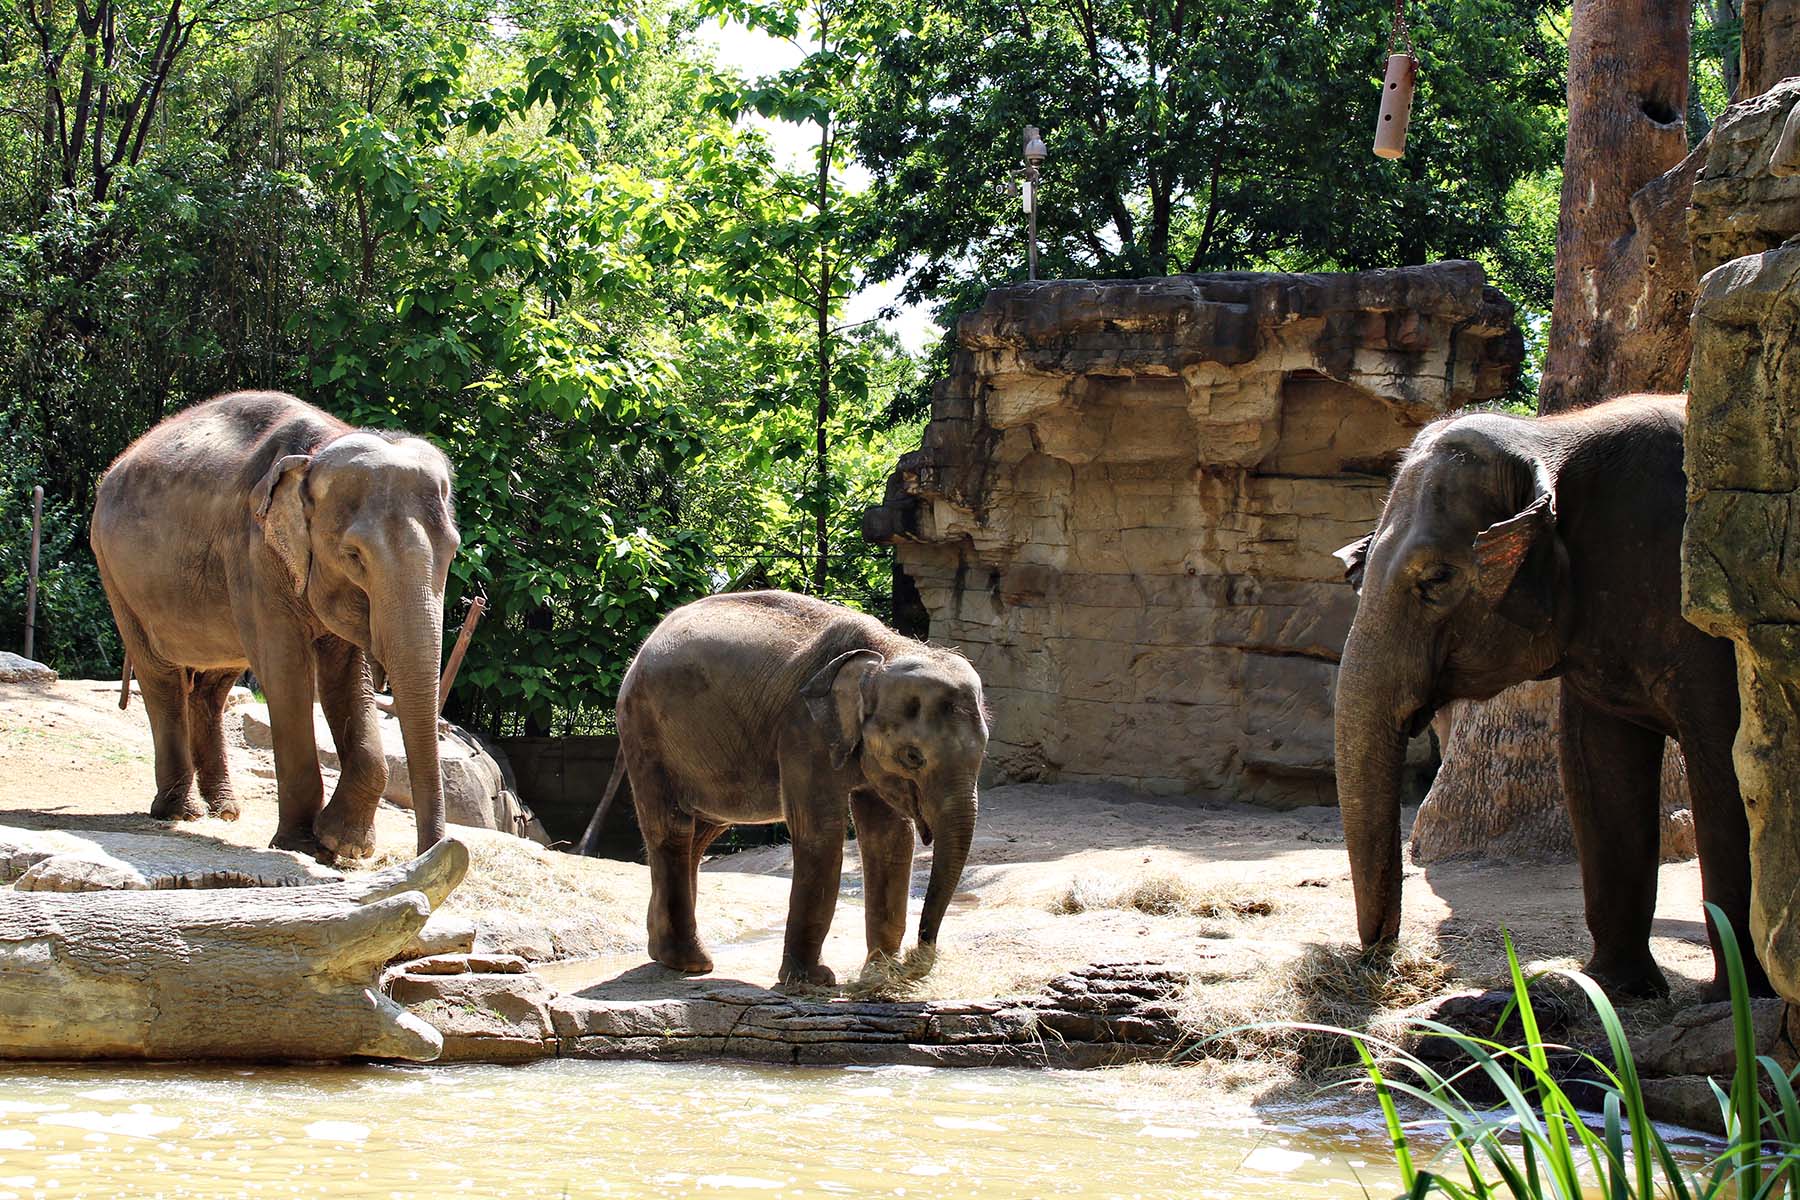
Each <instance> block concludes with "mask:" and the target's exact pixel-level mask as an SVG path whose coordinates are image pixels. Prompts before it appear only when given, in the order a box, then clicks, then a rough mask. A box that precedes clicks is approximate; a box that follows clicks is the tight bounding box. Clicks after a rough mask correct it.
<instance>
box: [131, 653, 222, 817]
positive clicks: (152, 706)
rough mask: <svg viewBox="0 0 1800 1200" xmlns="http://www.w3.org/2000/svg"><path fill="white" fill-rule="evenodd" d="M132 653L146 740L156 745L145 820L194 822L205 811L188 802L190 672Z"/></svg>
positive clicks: (190, 799) (190, 779)
mask: <svg viewBox="0 0 1800 1200" xmlns="http://www.w3.org/2000/svg"><path fill="white" fill-rule="evenodd" d="M139 653H140V652H139V651H138V650H136V649H135V648H134V649H133V650H132V652H131V654H132V658H131V667H132V672H133V673H134V674H135V675H136V676H137V681H138V687H139V689H140V690H141V691H142V692H143V694H144V711H145V712H146V713H147V714H149V717H150V736H151V739H152V740H153V741H154V743H155V745H156V798H155V799H154V800H152V801H151V802H150V815H151V816H153V817H155V818H156V819H157V820H159V821H195V820H198V819H200V818H201V817H204V816H205V815H206V806H205V805H204V804H202V803H201V802H200V801H199V800H196V799H195V798H194V794H193V793H194V756H193V739H192V737H190V735H189V732H188V730H189V725H188V717H189V705H188V697H189V694H190V692H191V689H192V687H193V672H191V671H189V670H188V669H187V668H186V667H172V666H169V665H168V664H166V663H161V662H158V661H156V660H155V659H152V658H150V657H149V656H148V655H147V654H146V655H144V656H143V657H141V658H140V657H139Z"/></svg>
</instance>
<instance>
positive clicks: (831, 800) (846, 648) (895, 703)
mask: <svg viewBox="0 0 1800 1200" xmlns="http://www.w3.org/2000/svg"><path fill="white" fill-rule="evenodd" d="M618 724H619V741H620V749H621V753H620V757H619V765H618V766H617V767H616V768H615V769H614V772H613V778H612V782H611V783H610V784H609V785H608V787H607V794H606V797H605V799H604V800H603V801H602V803H601V807H600V810H599V811H598V812H597V813H596V815H595V824H594V826H590V829H592V828H596V827H597V826H598V824H599V822H600V821H601V820H602V819H603V818H604V815H605V810H606V808H607V806H608V805H610V803H611V801H612V798H613V796H614V794H615V793H616V791H617V789H618V785H619V781H620V774H621V772H628V773H629V775H630V779H631V795H632V800H633V802H634V803H635V804H636V806H637V815H638V827H639V828H640V829H641V830H642V831H643V835H644V844H645V847H646V849H647V851H648V855H649V860H650V913H649V933H650V955H651V957H652V958H654V959H655V960H656V961H657V962H659V963H661V964H663V965H664V966H666V967H670V968H673V969H674V970H677V971H688V972H704V971H709V970H711V969H712V958H711V956H710V955H709V954H707V952H706V949H705V947H704V946H702V945H701V943H700V935H699V931H698V929H697V928H696V926H695V923H694V893H695V889H696V887H697V884H698V871H699V866H700V858H701V856H702V855H703V854H704V853H705V852H706V848H707V847H708V846H709V845H711V844H712V842H713V840H714V839H715V838H717V837H718V836H719V835H720V834H721V833H723V832H724V831H725V830H726V829H727V828H728V827H730V826H732V825H737V824H769V823H772V822H775V821H786V822H787V823H788V829H789V830H790V832H791V833H792V834H793V839H794V875H793V887H792V891H791V895H790V898H789V903H788V920H787V932H786V937H785V940H784V943H783V948H782V958H781V973H780V977H781V981H782V982H783V983H818V984H829V983H832V982H834V976H833V975H832V972H831V969H830V968H829V967H827V966H825V965H824V964H822V963H821V962H820V961H819V956H820V951H821V949H822V948H823V946H824V942H825V935H826V933H827V932H829V930H830V928H831V918H832V913H833V911H834V910H835V908H836V905H837V895H838V880H839V875H840V872H841V870H842V866H843V854H844V835H845V832H846V813H848V814H850V815H851V816H853V817H854V819H855V821H856V844H857V849H858V851H859V852H860V853H861V855H862V864H863V904H864V914H865V932H866V934H867V939H868V951H869V957H870V958H871V959H874V958H876V957H877V956H880V955H888V956H891V955H894V954H897V953H898V952H899V950H900V942H901V938H902V936H903V934H904V932H905V927H906V897H907V891H908V886H909V883H910V881H911V878H912V854H913V849H912V847H913V830H914V828H915V827H916V828H917V830H918V833H919V836H920V837H921V838H922V839H923V840H924V841H925V843H926V844H927V845H932V844H934V842H935V845H936V852H935V855H934V857H933V859H932V864H931V881H930V883H929V884H928V885H927V886H926V889H925V906H924V912H923V913H922V914H921V915H920V917H919V941H920V942H921V943H922V944H929V943H933V942H936V941H937V935H938V927H939V925H940V924H941V923H942V921H943V918H944V910H945V909H946V908H947V907H948V906H949V903H950V896H951V894H952V893H953V892H954V891H955V890H956V884H957V881H958V880H959V879H960V878H961V877H962V870H963V865H964V863H965V862H966V861H967V860H968V856H969V845H970V842H971V841H972V840H973V838H974V835H975V813H976V807H977V799H976V777H977V776H978V775H979V774H980V772H981V761H982V756H983V755H984V754H985V753H986V750H987V736H988V727H987V716H986V710H985V708H984V705H983V701H982V695H981V679H980V677H979V676H977V675H976V673H975V669H974V668H973V667H971V666H970V665H969V663H968V660H966V659H964V658H963V657H961V656H960V655H958V654H955V653H953V652H951V651H948V650H940V649H937V648H934V647H931V646H926V645H924V644H922V643H920V642H915V641H913V640H911V639H910V638H905V637H901V636H900V635H899V634H897V633H894V632H893V631H891V630H889V629H888V628H886V627H885V626H884V625H882V624H881V622H879V621H877V620H874V619H873V618H871V617H867V616H864V615H863V614H861V613H857V612H853V611H851V610H850V609H847V608H843V607H841V606H839V605H835V604H826V603H824V602H823V601H820V600H815V599H812V598H810V597H807V596H799V595H794V594H792V593H789V592H745V593H736V594H730V595H721V596H711V597H708V598H706V599H704V600H698V601H696V602H694V603H693V604H689V605H686V606H684V607H682V608H678V609H676V610H675V611H674V612H672V613H670V614H669V615H668V616H667V617H666V618H664V619H663V621H662V623H661V624H660V625H658V626H657V627H656V629H655V631H654V632H652V633H651V634H650V637H649V638H648V639H647V640H646V641H645V642H644V646H643V648H642V649H641V650H639V651H638V654H637V657H636V658H635V659H634V660H633V661H632V664H631V669H630V670H629V671H628V672H626V675H625V682H624V685H623V686H622V688H621V689H620V692H619V704H618Z"/></svg>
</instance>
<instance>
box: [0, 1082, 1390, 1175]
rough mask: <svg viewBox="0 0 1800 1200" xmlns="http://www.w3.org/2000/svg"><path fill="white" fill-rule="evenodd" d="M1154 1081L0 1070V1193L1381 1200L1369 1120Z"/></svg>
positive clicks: (1379, 1148) (1375, 1131) (1376, 1145)
mask: <svg viewBox="0 0 1800 1200" xmlns="http://www.w3.org/2000/svg"><path fill="white" fill-rule="evenodd" d="M1168 1082H1169V1081H1168V1079H1167V1078H1166V1077H1164V1076H1160V1075H1159V1074H1158V1073H1155V1072H1150V1073H1138V1072H1133V1073H1130V1074H1110V1073H1094V1072H1035V1071H949V1070H929V1069H922V1068H906V1067H881V1068H867V1069H858V1068H849V1069H840V1070H825V1069H773V1068H759V1067H749V1066H736V1065H682V1066H672V1065H657V1064H647V1063H646V1064H637V1063H578V1062H553V1063H543V1064H539V1065H536V1066H531V1067H513V1068H506V1067H487V1066H466V1067H440V1068H422V1067H383V1066H368V1067H347V1068H334V1067H320V1068H292V1067H258V1068H242V1067H238V1068H231V1067H218V1068H206V1067H201V1068H196V1067H192V1066H180V1067H141V1068H120V1067H118V1066H116V1065H112V1066H107V1067H30V1068H7V1069H4V1070H0V1200H3V1198H5V1197H11V1196H18V1197H25V1196H33V1197H36V1196H44V1197H65V1196H66V1197H75V1196H125V1195H132V1196H169V1197H176V1196H182V1197H189V1196H291V1195H306V1196H358V1197H362V1196H374V1197H386V1198H390V1200H405V1198H408V1197H419V1198H421V1200H423V1198H425V1197H434V1196H439V1195H442V1194H444V1193H446V1192H448V1193H451V1194H462V1195H474V1196H491V1197H531V1198H532V1200H541V1198H544V1197H557V1196H570V1197H577V1196H608V1197H634V1196H645V1197H652V1196H654V1197H662V1196H670V1195H700V1196H708V1197H721V1198H723V1197H731V1196H757V1197H827V1196H900V1197H907V1196H912V1197H928V1196H929V1197H935V1196H958V1197H1036V1196H1061V1195H1069V1196H1074V1195H1080V1196H1118V1197H1162V1196H1167V1197H1176V1196H1179V1197H1183V1198H1184V1200H1195V1198H1200V1200H1237V1198H1239V1197H1248V1196H1257V1197H1267V1196H1273V1195H1280V1196H1293V1197H1309V1196H1316V1197H1321V1198H1327V1197H1329V1198H1333V1200H1335V1198H1337V1197H1345V1198H1349V1197H1362V1196H1363V1195H1365V1188H1366V1189H1367V1193H1366V1194H1369V1195H1376V1196H1379V1195H1383V1194H1388V1195H1392V1194H1393V1193H1394V1192H1395V1191H1397V1190H1398V1189H1397V1188H1395V1187H1394V1186H1393V1183H1394V1176H1393V1173H1392V1170H1391V1167H1390V1166H1389V1165H1388V1164H1387V1163H1386V1162H1385V1161H1384V1160H1383V1145H1384V1139H1383V1137H1382V1136H1381V1133H1380V1130H1379V1128H1378V1127H1377V1125H1376V1124H1375V1123H1374V1122H1373V1121H1372V1120H1370V1119H1369V1118H1367V1117H1365V1116H1360V1115H1354V1114H1351V1113H1348V1112H1346V1110H1344V1109H1342V1108H1337V1107H1330V1106H1327V1105H1325V1104H1323V1103H1321V1104H1318V1105H1300V1106H1293V1107H1285V1108H1278V1109H1273V1110H1264V1111H1262V1112H1261V1113H1259V1114H1255V1115H1252V1114H1249V1113H1247V1112H1245V1111H1243V1110H1242V1109H1238V1108H1227V1107H1223V1106H1221V1105H1219V1104H1218V1103H1215V1102H1211V1101H1208V1100H1206V1099H1203V1098H1196V1097H1191V1096H1187V1095H1184V1094H1183V1093H1182V1091H1181V1090H1179V1089H1175V1088H1172V1087H1170V1086H1168Z"/></svg>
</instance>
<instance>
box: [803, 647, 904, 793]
mask: <svg viewBox="0 0 1800 1200" xmlns="http://www.w3.org/2000/svg"><path fill="white" fill-rule="evenodd" d="M886 661H887V660H886V659H884V658H882V657H881V655H879V654H877V653H875V651H873V650H851V651H848V652H846V653H844V654H840V655H838V656H837V657H836V658H834V659H832V660H831V661H830V662H828V663H826V664H825V666H824V667H823V668H821V669H820V671H819V673H818V674H816V675H814V676H813V677H812V678H811V679H809V680H807V681H806V686H805V687H803V688H801V689H800V695H801V696H802V697H804V698H805V700H806V710H807V712H808V714H810V715H811V717H812V719H813V723H814V724H816V725H817V726H818V727H819V729H820V731H821V732H823V733H824V735H825V743H826V745H828V746H829V747H830V748H831V765H832V766H833V767H841V766H843V765H844V764H845V763H846V762H849V761H850V756H851V755H853V754H855V753H856V751H857V749H858V748H859V747H860V746H861V745H862V726H863V719H864V718H865V717H866V716H867V715H868V711H869V695H868V681H869V679H870V677H871V676H872V674H873V673H874V672H875V671H878V670H880V669H881V665H882V664H883V663H884V662H886Z"/></svg>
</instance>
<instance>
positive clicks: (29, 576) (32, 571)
mask: <svg viewBox="0 0 1800 1200" xmlns="http://www.w3.org/2000/svg"><path fill="white" fill-rule="evenodd" d="M43 525H44V489H43V486H42V485H39V486H38V487H34V488H32V489H31V565H30V566H29V567H28V568H27V569H26V573H25V657H26V658H30V657H31V652H32V649H33V643H35V642H36V641H37V577H38V546H39V545H40V544H42V541H43V537H42V532H43Z"/></svg>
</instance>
